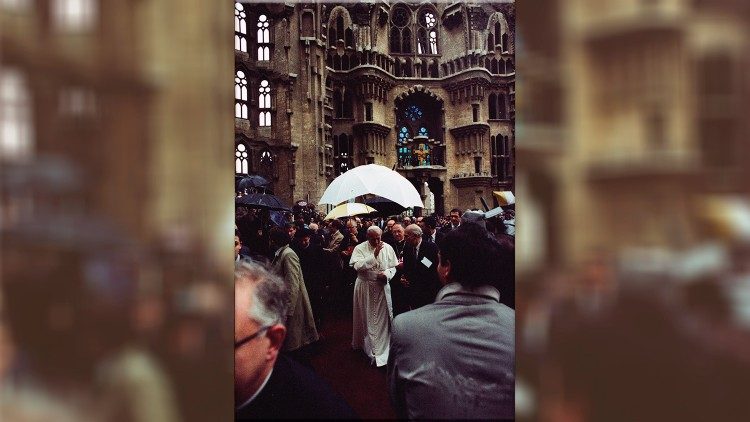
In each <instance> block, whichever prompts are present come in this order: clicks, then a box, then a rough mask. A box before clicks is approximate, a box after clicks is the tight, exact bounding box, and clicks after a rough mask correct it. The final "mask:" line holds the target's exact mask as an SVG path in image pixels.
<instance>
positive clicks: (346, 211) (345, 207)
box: [324, 202, 377, 220]
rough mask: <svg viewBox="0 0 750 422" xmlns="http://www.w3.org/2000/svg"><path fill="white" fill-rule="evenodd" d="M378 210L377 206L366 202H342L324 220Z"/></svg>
mask: <svg viewBox="0 0 750 422" xmlns="http://www.w3.org/2000/svg"><path fill="white" fill-rule="evenodd" d="M375 211H377V210H376V209H375V208H373V207H371V206H368V205H365V204H358V203H355V202H353V203H346V204H341V205H339V206H338V207H336V208H334V209H332V210H331V212H329V213H328V215H326V217H325V218H324V220H332V219H334V218H341V217H349V216H351V215H359V214H369V213H371V212H375Z"/></svg>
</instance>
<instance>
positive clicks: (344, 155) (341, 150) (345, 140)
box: [333, 133, 354, 175]
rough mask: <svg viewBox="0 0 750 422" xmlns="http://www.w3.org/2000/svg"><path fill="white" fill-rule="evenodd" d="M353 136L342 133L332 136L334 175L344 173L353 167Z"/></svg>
mask: <svg viewBox="0 0 750 422" xmlns="http://www.w3.org/2000/svg"><path fill="white" fill-rule="evenodd" d="M353 153H354V137H353V136H351V135H347V134H345V133H342V134H341V135H338V136H337V135H334V136H333V155H334V159H335V163H336V164H335V166H336V167H335V171H336V175H339V174H341V173H346V172H347V171H348V170H350V169H351V168H352V167H354V161H353Z"/></svg>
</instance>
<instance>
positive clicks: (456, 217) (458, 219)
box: [450, 212, 461, 226]
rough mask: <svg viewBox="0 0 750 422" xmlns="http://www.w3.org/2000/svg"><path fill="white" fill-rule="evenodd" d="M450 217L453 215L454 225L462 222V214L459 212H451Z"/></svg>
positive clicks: (452, 221)
mask: <svg viewBox="0 0 750 422" xmlns="http://www.w3.org/2000/svg"><path fill="white" fill-rule="evenodd" d="M450 217H451V224H453V225H454V226H457V225H458V223H460V222H461V214H459V213H457V212H452V213H451V214H450Z"/></svg>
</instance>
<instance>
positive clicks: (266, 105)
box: [258, 79, 271, 127]
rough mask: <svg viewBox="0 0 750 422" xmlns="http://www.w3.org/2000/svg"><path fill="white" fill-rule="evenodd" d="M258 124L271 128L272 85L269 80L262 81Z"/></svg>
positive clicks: (259, 90) (259, 89) (259, 95)
mask: <svg viewBox="0 0 750 422" xmlns="http://www.w3.org/2000/svg"><path fill="white" fill-rule="evenodd" d="M258 110H259V114H258V124H259V125H260V126H264V127H269V126H271V84H270V83H268V81H267V80H265V79H264V80H262V81H260V87H259V88H258Z"/></svg>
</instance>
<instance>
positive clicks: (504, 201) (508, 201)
mask: <svg viewBox="0 0 750 422" xmlns="http://www.w3.org/2000/svg"><path fill="white" fill-rule="evenodd" d="M492 194H493V195H495V199H497V203H498V204H500V206H501V207H504V206H506V205H513V204H515V203H516V197H515V195H513V192H511V191H509V190H503V191H499V190H496V191H494V192H492Z"/></svg>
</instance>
